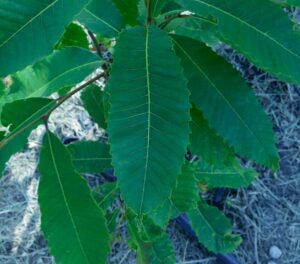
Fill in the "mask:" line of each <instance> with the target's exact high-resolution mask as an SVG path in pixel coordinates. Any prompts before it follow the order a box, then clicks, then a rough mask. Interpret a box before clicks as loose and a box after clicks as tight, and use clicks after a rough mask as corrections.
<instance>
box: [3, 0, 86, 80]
mask: <svg viewBox="0 0 300 264" xmlns="http://www.w3.org/2000/svg"><path fill="white" fill-rule="evenodd" d="M88 2H89V1H88V0H76V1H74V0H45V1H37V0H15V1H8V0H4V1H1V2H0V10H1V16H0V25H1V26H0V32H1V33H0V65H1V68H0V77H3V76H6V75H8V74H10V73H13V72H16V71H18V70H20V69H23V68H24V67H26V66H27V65H28V64H32V63H34V62H35V61H37V60H39V59H41V58H42V57H43V56H45V55H47V54H49V53H50V52H51V51H52V49H53V47H54V45H55V43H56V42H57V41H58V40H59V38H60V37H61V36H62V35H63V32H64V30H65V27H66V26H67V25H68V24H69V23H70V22H71V21H72V20H73V18H74V17H75V15H76V14H77V13H79V12H80V10H81V9H82V8H83V7H84V6H85V5H86V4H87V3H88ZM45 36H47V37H45Z"/></svg>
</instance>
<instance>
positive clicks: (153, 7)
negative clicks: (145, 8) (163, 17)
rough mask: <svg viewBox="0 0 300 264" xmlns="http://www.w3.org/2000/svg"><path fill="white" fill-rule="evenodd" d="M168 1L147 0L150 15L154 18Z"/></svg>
mask: <svg viewBox="0 0 300 264" xmlns="http://www.w3.org/2000/svg"><path fill="white" fill-rule="evenodd" d="M169 1H170V0H149V2H150V6H149V9H150V14H151V16H152V17H154V18H155V17H157V16H159V15H160V14H161V12H162V10H163V9H164V7H165V6H166V4H167V3H168V2H169Z"/></svg>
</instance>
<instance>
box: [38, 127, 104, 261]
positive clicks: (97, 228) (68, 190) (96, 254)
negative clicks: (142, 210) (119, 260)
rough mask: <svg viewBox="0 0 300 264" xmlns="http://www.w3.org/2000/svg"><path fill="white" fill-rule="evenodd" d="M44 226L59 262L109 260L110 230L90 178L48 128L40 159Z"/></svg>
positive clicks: (40, 189) (40, 193)
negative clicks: (78, 167)
mask: <svg viewBox="0 0 300 264" xmlns="http://www.w3.org/2000/svg"><path fill="white" fill-rule="evenodd" d="M39 171H40V173H41V181H40V184H39V189H38V200H39V205H40V209H41V228H42V231H43V232H44V234H45V237H46V239H47V241H48V244H49V247H50V252H51V253H52V254H53V256H54V257H55V260H56V262H57V263H64V264H69V263H70V264H83V263H86V264H92V263H95V264H99V263H106V256H107V253H108V252H109V234H108V230H107V227H106V223H105V218H104V215H103V212H102V211H101V209H100V208H99V207H98V206H97V205H96V203H95V201H94V199H93V198H92V196H91V193H90V190H89V187H88V185H87V183H86V181H85V180H84V179H83V178H82V177H81V176H80V175H79V174H78V173H77V172H75V170H74V169H73V167H72V162H71V157H70V155H69V152H68V151H67V149H66V148H65V147H64V145H63V144H62V143H61V142H60V141H59V139H57V138H56V137H55V136H54V135H53V134H52V133H50V132H47V133H46V135H45V138H44V140H43V147H42V151H41V157H40V162H39Z"/></svg>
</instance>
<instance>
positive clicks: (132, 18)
mask: <svg viewBox="0 0 300 264" xmlns="http://www.w3.org/2000/svg"><path fill="white" fill-rule="evenodd" d="M112 1H113V2H114V3H115V5H116V6H117V7H118V9H119V10H120V12H121V14H122V16H123V17H124V20H125V22H126V24H129V25H131V26H135V25H137V24H138V22H137V18H138V3H139V0H126V1H123V0H112Z"/></svg>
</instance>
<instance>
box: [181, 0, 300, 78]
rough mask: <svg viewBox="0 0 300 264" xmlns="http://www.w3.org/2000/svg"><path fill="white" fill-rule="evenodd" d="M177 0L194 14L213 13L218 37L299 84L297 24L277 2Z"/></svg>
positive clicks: (271, 70)
mask: <svg viewBox="0 0 300 264" xmlns="http://www.w3.org/2000/svg"><path fill="white" fill-rule="evenodd" d="M179 2H180V3H181V4H182V6H183V7H184V8H186V9H187V10H190V11H192V12H195V13H196V14H197V15H202V16H212V17H214V18H215V19H216V20H217V21H218V26H217V28H216V34H217V36H218V38H220V39H221V40H222V41H224V42H225V43H227V44H229V45H230V46H231V47H232V48H234V49H236V50H237V51H238V52H240V53H242V54H243V55H245V56H246V57H247V58H248V59H249V60H251V61H252V62H253V63H255V64H256V65H257V66H259V67H260V68H262V69H264V70H265V71H268V72H270V73H272V74H274V75H275V76H277V77H278V78H280V79H282V80H283V81H286V82H292V83H296V84H300V67H299V65H300V35H299V28H298V29H296V30H295V27H294V24H293V22H292V21H291V20H290V19H289V18H288V15H287V14H286V13H285V12H284V11H283V9H282V8H281V7H280V6H278V5H276V4H274V3H272V2H271V1H261V0H252V1H244V0H230V1H224V0H179ZM283 32H284V34H283ZM283 62H284V63H283Z"/></svg>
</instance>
